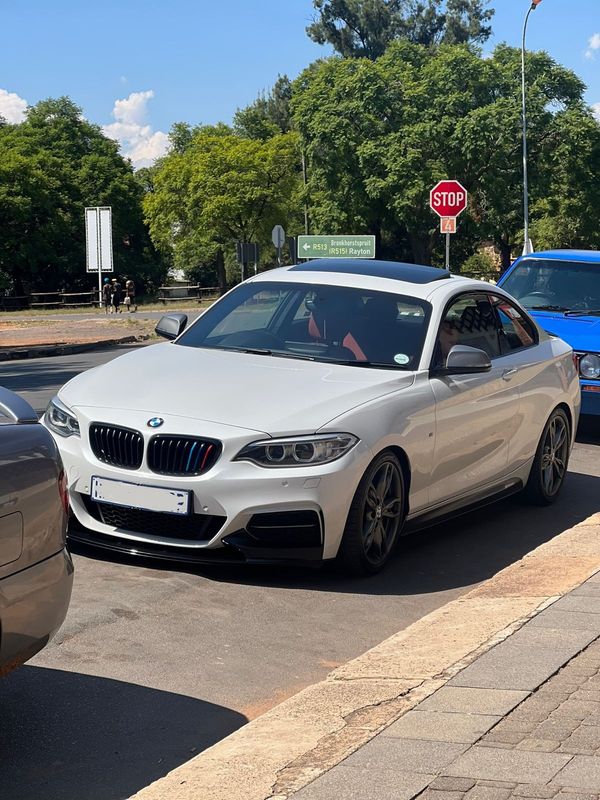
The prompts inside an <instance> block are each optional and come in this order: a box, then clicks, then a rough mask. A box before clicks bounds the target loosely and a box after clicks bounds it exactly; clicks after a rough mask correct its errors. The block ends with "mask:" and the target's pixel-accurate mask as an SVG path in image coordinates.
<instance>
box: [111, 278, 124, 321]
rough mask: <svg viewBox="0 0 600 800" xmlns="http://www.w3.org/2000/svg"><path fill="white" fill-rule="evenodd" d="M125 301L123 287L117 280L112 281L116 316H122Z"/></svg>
mask: <svg viewBox="0 0 600 800" xmlns="http://www.w3.org/2000/svg"><path fill="white" fill-rule="evenodd" d="M122 300H123V287H122V286H121V284H120V283H119V281H118V280H117V279H116V278H113V279H112V305H113V308H114V313H115V314H121V313H122V312H123V309H122V308H121V301H122Z"/></svg>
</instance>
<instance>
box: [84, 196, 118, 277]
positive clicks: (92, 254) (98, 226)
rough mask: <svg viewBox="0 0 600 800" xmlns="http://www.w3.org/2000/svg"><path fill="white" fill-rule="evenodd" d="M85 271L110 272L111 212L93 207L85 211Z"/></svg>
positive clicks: (107, 207) (111, 268)
mask: <svg viewBox="0 0 600 800" xmlns="http://www.w3.org/2000/svg"><path fill="white" fill-rule="evenodd" d="M85 245H86V248H85V249H86V269H87V271H88V272H100V273H101V272H112V271H113V248H112V210H111V208H110V206H94V207H92V208H86V210H85Z"/></svg>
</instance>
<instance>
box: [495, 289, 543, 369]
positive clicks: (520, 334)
mask: <svg viewBox="0 0 600 800" xmlns="http://www.w3.org/2000/svg"><path fill="white" fill-rule="evenodd" d="M492 303H493V305H494V308H495V310H496V314H497V315H498V320H499V322H500V350H501V352H502V354H503V355H504V354H506V353H510V352H512V351H513V350H520V349H521V348H522V347H531V345H533V344H535V343H536V342H537V336H536V332H535V328H534V327H533V325H532V324H531V322H530V321H529V320H528V319H527V317H525V316H524V315H523V314H522V313H521V311H519V309H518V308H517V307H516V306H514V305H513V304H512V303H511V302H510V301H509V300H507V299H506V298H505V297H497V296H493V297H492Z"/></svg>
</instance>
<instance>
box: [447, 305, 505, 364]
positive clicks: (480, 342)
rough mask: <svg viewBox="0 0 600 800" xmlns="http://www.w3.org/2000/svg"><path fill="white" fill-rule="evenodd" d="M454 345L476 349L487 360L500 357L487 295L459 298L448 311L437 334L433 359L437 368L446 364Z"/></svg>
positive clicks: (492, 313) (496, 331) (495, 329)
mask: <svg viewBox="0 0 600 800" xmlns="http://www.w3.org/2000/svg"><path fill="white" fill-rule="evenodd" d="M455 344H463V345H467V346H469V347H477V348H479V349H480V350H483V351H484V352H486V353H487V354H488V356H489V357H490V358H497V357H498V356H499V355H500V343H499V341H498V327H497V322H496V316H495V314H494V309H493V308H492V305H491V303H490V301H489V298H488V297H487V296H486V295H484V294H466V295H461V296H460V297H459V298H457V299H456V300H454V301H453V302H452V304H451V305H450V306H449V307H448V309H447V311H446V313H445V315H444V318H443V320H442V324H441V325H440V330H439V333H438V341H437V345H436V353H435V357H434V363H435V365H436V366H443V365H444V364H445V363H446V357H447V356H448V353H449V352H450V350H451V348H452V347H454V345H455Z"/></svg>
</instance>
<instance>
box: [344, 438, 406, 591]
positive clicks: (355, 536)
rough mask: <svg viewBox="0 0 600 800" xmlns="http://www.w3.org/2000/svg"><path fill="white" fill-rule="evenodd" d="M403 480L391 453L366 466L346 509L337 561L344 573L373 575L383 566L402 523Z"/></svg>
mask: <svg viewBox="0 0 600 800" xmlns="http://www.w3.org/2000/svg"><path fill="white" fill-rule="evenodd" d="M404 508H405V496H404V476H403V473H402V467H401V466H400V463H399V461H398V459H397V458H396V456H395V455H394V454H393V453H391V452H384V453H381V455H379V456H378V457H377V458H376V459H375V460H374V461H373V462H372V464H371V465H370V466H369V468H368V469H367V471H366V472H365V474H364V475H363V477H362V480H361V482H360V483H359V485H358V488H357V490H356V494H355V495H354V499H353V501H352V505H351V506H350V512H349V514H348V521H347V522H346V528H345V531H344V537H343V540H342V544H341V546H340V552H339V555H338V560H339V562H340V563H341V565H342V567H343V569H344V570H345V571H346V572H350V573H352V574H354V575H373V574H375V573H376V572H379V570H381V569H382V568H383V567H384V566H385V564H386V563H387V561H388V559H389V557H390V555H391V553H392V550H393V548H394V545H395V544H396V542H397V540H398V534H399V533H400V529H401V527H402V523H403V521H404Z"/></svg>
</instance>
